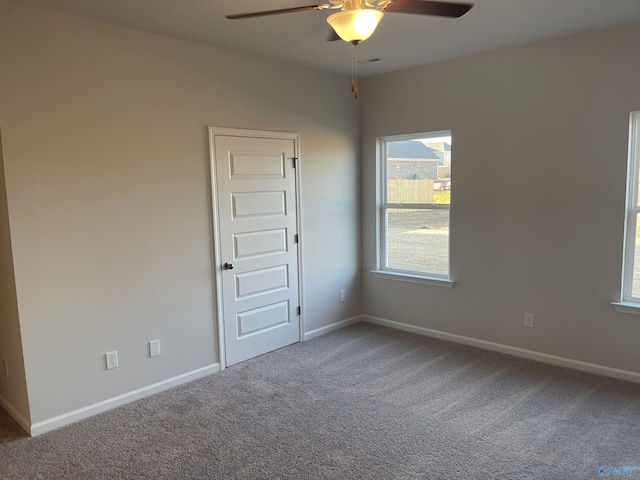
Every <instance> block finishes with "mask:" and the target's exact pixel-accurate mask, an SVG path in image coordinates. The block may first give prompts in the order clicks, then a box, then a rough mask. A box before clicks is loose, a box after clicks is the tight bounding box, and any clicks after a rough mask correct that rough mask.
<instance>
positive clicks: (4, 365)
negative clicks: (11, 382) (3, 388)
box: [2, 358, 9, 377]
mask: <svg viewBox="0 0 640 480" xmlns="http://www.w3.org/2000/svg"><path fill="white" fill-rule="evenodd" d="M2 373H3V374H4V376H5V377H9V362H7V359H6V358H3V359H2Z"/></svg>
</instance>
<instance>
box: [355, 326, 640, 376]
mask: <svg viewBox="0 0 640 480" xmlns="http://www.w3.org/2000/svg"><path fill="white" fill-rule="evenodd" d="M362 320H363V321H365V322H368V323H374V324H376V325H383V326H385V327H390V328H395V329H397V330H403V331H405V332H411V333H417V334H418V335H425V336H427V337H433V338H438V339H441V340H448V341H450V342H455V343H462V344H464V345H470V346H472V347H477V348H482V349H485V350H492V351H494V352H500V353H506V354H508V355H513V356H516V357H522V358H527V359H529V360H536V361H538V362H542V363H549V364H551V365H557V366H560V367H566V368H572V369H574V370H581V371H583V372H589V373H594V374H596V375H604V376H605V377H612V378H617V379H619V380H627V381H629V382H635V383H640V373H637V372H632V371H630V370H621V369H619V368H612V367H605V366H604V365H597V364H595V363H588V362H582V361H580V360H574V359H572V358H565V357H558V356H556V355H549V354H547V353H541V352H536V351H534V350H527V349H524V348H518V347H512V346H509V345H504V344H501V343H494V342H487V341H486V340H478V339H477V338H472V337H464V336H462V335H456V334H453V333H447V332H441V331H439V330H431V329H430V328H424V327H417V326H415V325H409V324H407V323H400V322H395V321H393V320H386V319H384V318H378V317H372V316H370V315H363V316H362Z"/></svg>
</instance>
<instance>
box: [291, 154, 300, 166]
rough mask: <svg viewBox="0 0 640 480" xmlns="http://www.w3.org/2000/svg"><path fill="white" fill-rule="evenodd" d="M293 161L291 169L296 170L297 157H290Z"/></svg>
mask: <svg viewBox="0 0 640 480" xmlns="http://www.w3.org/2000/svg"><path fill="white" fill-rule="evenodd" d="M291 160H293V168H298V157H291Z"/></svg>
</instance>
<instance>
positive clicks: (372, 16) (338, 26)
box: [226, 0, 473, 98]
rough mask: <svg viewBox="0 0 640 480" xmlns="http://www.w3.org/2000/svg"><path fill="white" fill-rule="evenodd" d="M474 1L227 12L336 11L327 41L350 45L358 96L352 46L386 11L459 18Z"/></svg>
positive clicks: (340, 1) (367, 2)
mask: <svg viewBox="0 0 640 480" xmlns="http://www.w3.org/2000/svg"><path fill="white" fill-rule="evenodd" d="M471 7H473V4H469V3H453V2H445V1H436V0H328V3H320V4H317V5H307V6H302V7H291V8H281V9H277V10H266V11H261V12H250V13H240V14H235V15H227V16H226V18H228V19H230V20H240V19H246V18H256V17H266V16H269V15H279V14H283V13H294V12H305V11H309V10H327V9H331V10H338V9H340V11H339V12H337V13H334V14H333V15H330V16H329V17H328V18H327V22H329V24H330V25H331V27H333V30H334V32H332V35H331V37H329V40H330V41H332V40H338V39H340V38H341V39H342V40H344V41H345V42H349V43H351V44H353V46H354V48H353V57H352V64H353V68H352V81H351V90H352V91H353V93H354V95H355V98H358V87H357V73H356V66H357V58H356V49H355V47H356V46H357V45H358V44H359V43H360V42H362V41H364V40H366V39H367V38H369V37H370V36H371V34H372V33H373V32H374V31H375V29H376V27H377V26H378V23H380V20H382V17H383V16H384V14H385V13H408V14H413V15H430V16H436V17H448V18H458V17H461V16H462V15H464V14H465V13H467V12H468V11H469V10H471Z"/></svg>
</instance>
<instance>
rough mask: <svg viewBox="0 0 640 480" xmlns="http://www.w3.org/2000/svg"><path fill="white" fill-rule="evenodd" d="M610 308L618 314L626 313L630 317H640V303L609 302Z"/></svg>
mask: <svg viewBox="0 0 640 480" xmlns="http://www.w3.org/2000/svg"><path fill="white" fill-rule="evenodd" d="M611 306H612V307H613V309H614V310H615V311H616V312H618V313H628V314H630V315H640V303H631V302H611Z"/></svg>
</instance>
